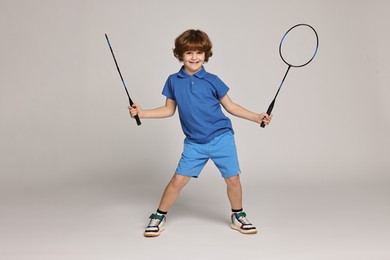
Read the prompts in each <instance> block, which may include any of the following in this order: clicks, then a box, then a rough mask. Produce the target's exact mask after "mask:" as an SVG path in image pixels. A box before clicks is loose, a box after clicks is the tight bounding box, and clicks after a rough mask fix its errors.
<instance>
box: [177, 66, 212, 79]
mask: <svg viewBox="0 0 390 260" xmlns="http://www.w3.org/2000/svg"><path fill="white" fill-rule="evenodd" d="M206 73H207V72H206V70H205V68H204V67H203V66H202V69H201V70H200V71H198V72H197V73H195V74H194V75H193V76H195V77H197V78H200V79H202V78H204V77H205V76H206ZM177 75H178V76H179V77H181V78H186V77H190V76H191V75H190V74H188V73H187V72H186V71H185V69H184V66H182V67H181V69H180V71H179V73H178V74H177Z"/></svg>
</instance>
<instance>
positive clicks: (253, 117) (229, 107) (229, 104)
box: [220, 94, 272, 124]
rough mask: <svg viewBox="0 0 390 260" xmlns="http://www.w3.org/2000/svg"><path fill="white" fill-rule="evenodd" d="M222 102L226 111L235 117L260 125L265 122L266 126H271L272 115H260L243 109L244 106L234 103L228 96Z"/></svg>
mask: <svg viewBox="0 0 390 260" xmlns="http://www.w3.org/2000/svg"><path fill="white" fill-rule="evenodd" d="M220 101H221V104H222V106H223V107H224V108H225V110H226V111H227V112H229V113H230V114H232V115H233V116H237V117H240V118H243V119H247V120H249V121H253V122H256V123H258V124H261V123H262V122H264V123H265V124H269V122H270V121H271V119H272V115H271V116H269V115H267V114H266V113H265V112H263V113H261V114H258V113H255V112H252V111H249V110H247V109H245V108H243V107H242V106H240V105H238V104H236V103H234V102H233V101H232V100H231V99H230V97H229V96H228V95H227V94H226V95H225V96H224V97H223V98H221V100H220Z"/></svg>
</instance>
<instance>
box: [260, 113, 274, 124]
mask: <svg viewBox="0 0 390 260" xmlns="http://www.w3.org/2000/svg"><path fill="white" fill-rule="evenodd" d="M271 120H272V114H271V115H268V114H267V113H266V112H263V113H261V114H260V122H259V124H261V123H264V124H265V125H269V123H270V122H271Z"/></svg>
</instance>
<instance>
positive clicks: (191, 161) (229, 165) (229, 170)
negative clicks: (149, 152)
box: [176, 131, 240, 178]
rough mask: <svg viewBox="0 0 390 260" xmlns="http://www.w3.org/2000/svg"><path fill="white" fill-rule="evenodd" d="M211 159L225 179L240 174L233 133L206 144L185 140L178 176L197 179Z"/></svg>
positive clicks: (220, 136) (177, 171) (225, 134)
mask: <svg viewBox="0 0 390 260" xmlns="http://www.w3.org/2000/svg"><path fill="white" fill-rule="evenodd" d="M209 159H211V160H212V161H213V162H214V164H215V165H216V166H217V167H218V169H219V171H220V172H221V174H222V177H224V178H229V177H233V176H237V175H239V174H240V166H239V164H238V157H237V150H236V144H235V141H234V135H233V133H232V132H230V131H229V132H226V133H223V134H221V135H219V136H217V137H215V138H214V139H212V140H211V141H209V142H207V143H204V144H199V143H194V142H190V141H188V140H187V139H186V140H184V150H183V153H182V155H181V159H180V161H179V165H178V166H177V169H176V174H179V175H184V176H189V177H195V178H197V177H198V176H199V174H200V172H201V171H202V169H203V167H204V166H205V165H206V163H207V161H208V160H209Z"/></svg>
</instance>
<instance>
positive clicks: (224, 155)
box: [129, 30, 272, 237]
mask: <svg viewBox="0 0 390 260" xmlns="http://www.w3.org/2000/svg"><path fill="white" fill-rule="evenodd" d="M173 53H174V56H175V57H176V58H177V59H178V60H179V61H180V62H183V66H182V68H181V69H180V71H179V72H178V73H175V74H172V75H170V76H169V77H168V79H167V81H166V83H165V86H164V88H163V91H162V94H163V95H164V96H166V101H165V105H164V106H162V107H159V108H155V109H150V110H143V109H141V107H140V106H139V105H138V104H134V105H133V106H129V112H130V115H131V117H132V118H134V116H135V115H138V116H139V117H140V118H164V117H170V116H173V115H174V114H175V111H176V107H177V108H178V110H179V118H180V123H181V127H182V130H183V132H184V134H185V136H186V138H185V140H184V151H183V153H182V156H181V159H180V161H179V164H178V166H177V169H176V172H175V174H174V176H173V177H172V179H171V180H170V182H169V183H168V185H167V187H166V188H165V191H164V193H163V195H162V198H161V201H160V204H159V206H158V209H157V212H156V213H154V214H152V215H151V216H150V222H149V225H148V227H147V228H146V230H145V233H144V235H145V236H146V237H156V236H159V235H160V233H161V232H162V231H163V230H164V224H165V221H166V214H167V212H168V210H169V209H170V208H171V206H172V205H173V203H174V202H175V201H176V199H177V198H178V196H179V193H180V191H181V189H182V188H183V187H184V186H185V185H186V184H187V183H188V182H189V180H190V179H191V178H192V177H194V178H197V177H198V175H199V173H200V172H201V170H202V169H203V167H204V166H205V164H206V162H207V161H208V160H209V159H211V160H213V162H214V163H215V165H216V166H217V167H218V169H219V170H220V172H221V174H222V176H223V178H224V179H225V182H226V184H227V194H228V199H229V201H230V205H231V208H232V215H231V224H230V226H231V228H232V229H235V230H238V231H240V232H241V233H244V234H255V233H257V230H256V227H254V226H253V225H252V224H251V223H250V222H249V221H248V219H247V218H246V214H245V212H244V211H243V208H242V188H241V183H240V177H239V174H240V168H239V164H238V158H237V152H236V146H235V141H234V136H233V133H234V132H233V128H232V124H231V121H230V119H229V118H227V117H226V116H225V115H224V114H223V112H222V109H221V105H222V106H223V107H224V109H225V110H226V111H227V112H229V113H230V114H232V115H234V116H237V117H241V118H244V119H247V120H250V121H253V122H256V123H258V124H261V123H262V122H264V123H265V124H267V125H268V124H269V122H270V121H271V118H272V116H270V115H267V114H266V113H262V114H260V115H259V114H257V113H254V112H251V111H249V110H247V109H245V108H243V107H241V106H240V105H238V104H236V103H234V102H233V101H232V100H231V99H230V97H229V96H228V95H227V92H228V90H229V88H228V87H227V86H226V85H225V84H224V83H223V82H222V81H221V80H220V79H219V78H218V77H217V76H216V75H213V74H210V73H208V72H206V70H205V69H204V67H203V64H204V63H206V62H207V61H208V60H209V58H210V57H211V56H212V54H213V53H212V43H211V41H210V39H209V37H208V36H207V34H206V33H204V32H202V31H200V30H187V31H185V32H184V33H182V34H181V35H179V36H178V37H177V38H176V40H175V48H174V50H173Z"/></svg>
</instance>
